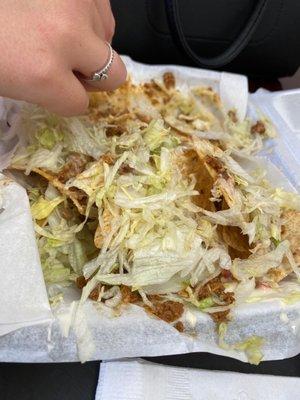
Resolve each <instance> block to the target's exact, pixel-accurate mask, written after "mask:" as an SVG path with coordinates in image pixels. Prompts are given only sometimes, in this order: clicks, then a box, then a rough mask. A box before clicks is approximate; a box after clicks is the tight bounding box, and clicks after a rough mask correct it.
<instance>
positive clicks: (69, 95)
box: [37, 71, 89, 117]
mask: <svg viewBox="0 0 300 400" xmlns="http://www.w3.org/2000/svg"><path fill="white" fill-rule="evenodd" d="M44 93H45V94H46V95H45V96H43V98H42V99H41V100H40V101H37V103H38V104H39V105H41V106H42V107H44V108H47V109H48V110H49V111H51V112H54V113H56V114H59V115H62V116H65V117H71V116H74V115H81V114H84V113H85V112H86V111H87V108H88V104H89V98H88V95H87V92H86V90H85V88H84V87H83V85H82V84H81V83H80V82H79V80H78V79H77V78H76V77H75V75H74V74H73V73H72V71H66V72H65V74H62V75H60V76H59V77H57V80H56V82H53V84H52V87H51V89H50V88H49V89H48V90H45V91H44Z"/></svg>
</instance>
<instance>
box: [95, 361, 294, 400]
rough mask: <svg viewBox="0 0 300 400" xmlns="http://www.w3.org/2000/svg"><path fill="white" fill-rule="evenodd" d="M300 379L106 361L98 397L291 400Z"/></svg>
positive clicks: (104, 399)
mask: <svg viewBox="0 0 300 400" xmlns="http://www.w3.org/2000/svg"><path fill="white" fill-rule="evenodd" d="M299 393H300V379H299V378H290V377H283V376H272V375H254V374H241V373H235V372H223V371H207V370H201V369H192V368H180V367H169V366H163V365H158V364H154V363H150V362H146V361H143V360H123V361H109V362H103V363H101V366H100V375H99V382H98V387H97V392H96V397H95V400H154V399H155V400H261V399H262V398H263V399H264V400H290V399H298V398H299Z"/></svg>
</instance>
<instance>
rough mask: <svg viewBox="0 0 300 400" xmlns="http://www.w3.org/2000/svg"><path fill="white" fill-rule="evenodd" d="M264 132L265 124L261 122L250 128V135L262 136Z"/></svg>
mask: <svg viewBox="0 0 300 400" xmlns="http://www.w3.org/2000/svg"><path fill="white" fill-rule="evenodd" d="M265 132H266V127H265V124H264V123H263V122H262V121H257V122H256V124H255V125H253V126H251V133H253V134H255V133H258V134H260V135H263V134H264V133H265Z"/></svg>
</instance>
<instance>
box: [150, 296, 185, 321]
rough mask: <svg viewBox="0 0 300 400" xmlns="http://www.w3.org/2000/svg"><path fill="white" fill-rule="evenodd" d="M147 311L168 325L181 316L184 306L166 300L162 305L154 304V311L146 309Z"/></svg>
mask: <svg viewBox="0 0 300 400" xmlns="http://www.w3.org/2000/svg"><path fill="white" fill-rule="evenodd" d="M148 310H149V311H150V312H151V313H152V314H154V315H156V316H157V317H158V318H160V319H162V320H163V321H166V322H168V323H170V322H174V321H176V320H177V319H179V318H180V317H181V316H182V314H183V311H184V306H183V304H182V303H179V302H177V301H171V300H167V301H164V302H162V303H160V302H157V303H155V304H154V309H149V308H148Z"/></svg>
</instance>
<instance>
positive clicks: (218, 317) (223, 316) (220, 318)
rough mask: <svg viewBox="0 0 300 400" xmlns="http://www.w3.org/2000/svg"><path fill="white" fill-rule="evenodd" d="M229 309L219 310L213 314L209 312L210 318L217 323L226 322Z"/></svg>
mask: <svg viewBox="0 0 300 400" xmlns="http://www.w3.org/2000/svg"><path fill="white" fill-rule="evenodd" d="M229 313H230V310H225V311H219V312H215V313H213V314H210V316H211V317H212V319H213V320H214V321H215V322H216V323H217V324H220V323H221V322H227V321H228V317H229Z"/></svg>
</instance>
